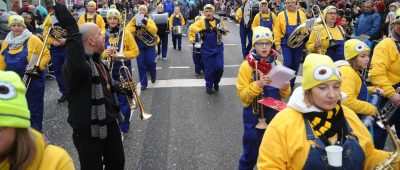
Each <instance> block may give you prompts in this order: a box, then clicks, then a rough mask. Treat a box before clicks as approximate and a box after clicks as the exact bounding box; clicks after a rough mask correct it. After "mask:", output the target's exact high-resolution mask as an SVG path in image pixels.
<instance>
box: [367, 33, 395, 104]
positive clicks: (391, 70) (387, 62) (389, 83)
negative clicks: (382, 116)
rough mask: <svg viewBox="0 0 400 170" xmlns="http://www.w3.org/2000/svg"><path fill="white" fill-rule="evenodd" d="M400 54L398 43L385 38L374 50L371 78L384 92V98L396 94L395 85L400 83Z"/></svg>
mask: <svg viewBox="0 0 400 170" xmlns="http://www.w3.org/2000/svg"><path fill="white" fill-rule="evenodd" d="M399 57H400V54H399V51H398V50H397V46H396V43H395V42H394V41H393V40H392V39H390V38H385V39H383V40H382V41H381V42H379V43H378V44H377V45H376V46H375V49H374V54H373V55H372V60H371V70H370V71H369V75H368V76H369V78H370V79H371V82H372V84H374V85H375V86H378V87H379V88H381V89H382V90H383V91H384V96H385V97H387V98H389V97H391V96H393V95H394V94H395V93H396V90H395V89H394V88H393V85H395V84H397V83H400V74H399V73H400V58H399Z"/></svg>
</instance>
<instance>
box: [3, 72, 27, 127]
mask: <svg viewBox="0 0 400 170" xmlns="http://www.w3.org/2000/svg"><path fill="white" fill-rule="evenodd" d="M25 91H26V88H25V85H24V84H22V81H21V78H20V77H19V76H18V74H17V73H15V72H12V71H6V72H5V71H0V127H15V128H28V127H30V126H31V122H30V120H29V119H30V115H31V114H30V112H29V109H28V102H27V101H26V98H25Z"/></svg>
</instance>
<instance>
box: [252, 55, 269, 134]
mask: <svg viewBox="0 0 400 170" xmlns="http://www.w3.org/2000/svg"><path fill="white" fill-rule="evenodd" d="M254 71H255V74H256V75H255V76H256V78H255V80H254V81H258V80H260V77H261V75H260V71H259V70H258V61H257V60H256V61H255V70H254ZM262 94H263V92H261V94H260V95H258V96H257V97H256V98H254V99H253V103H252V110H253V114H258V116H259V118H258V123H257V125H256V128H257V129H267V126H268V125H267V122H266V118H265V113H264V105H263V104H261V103H259V102H258V101H259V100H261V99H263V95H262Z"/></svg>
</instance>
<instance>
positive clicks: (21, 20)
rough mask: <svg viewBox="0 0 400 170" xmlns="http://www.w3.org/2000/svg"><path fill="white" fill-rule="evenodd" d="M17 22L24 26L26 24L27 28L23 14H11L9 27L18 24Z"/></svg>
mask: <svg viewBox="0 0 400 170" xmlns="http://www.w3.org/2000/svg"><path fill="white" fill-rule="evenodd" d="M16 23H18V24H21V25H22V26H24V27H25V28H26V26H25V22H24V18H23V17H22V16H21V15H11V16H10V17H9V18H8V28H10V27H11V25H13V24H16Z"/></svg>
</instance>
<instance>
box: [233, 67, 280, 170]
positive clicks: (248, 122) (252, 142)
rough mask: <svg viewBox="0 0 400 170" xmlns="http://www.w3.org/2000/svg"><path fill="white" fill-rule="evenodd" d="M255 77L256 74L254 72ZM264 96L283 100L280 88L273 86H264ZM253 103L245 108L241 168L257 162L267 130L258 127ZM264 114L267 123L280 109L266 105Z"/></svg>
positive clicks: (248, 167)
mask: <svg viewBox="0 0 400 170" xmlns="http://www.w3.org/2000/svg"><path fill="white" fill-rule="evenodd" d="M253 77H254V78H255V74H254V72H253ZM263 97H265V98H266V97H272V98H274V99H278V100H281V97H280V95H279V89H278V88H275V87H271V86H264V88H263ZM252 109H253V108H252V105H251V104H250V106H247V107H244V108H243V127H244V134H243V142H242V145H243V153H242V155H240V159H239V170H252V169H253V167H254V166H255V165H256V163H257V158H258V149H259V147H260V144H261V141H262V138H263V136H264V132H265V130H263V129H257V128H256V125H257V123H258V115H255V114H253V110H252ZM264 113H265V114H264V115H265V118H266V121H267V123H269V122H270V121H271V120H272V118H274V117H275V115H276V113H278V111H276V110H274V109H271V108H268V107H264Z"/></svg>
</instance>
